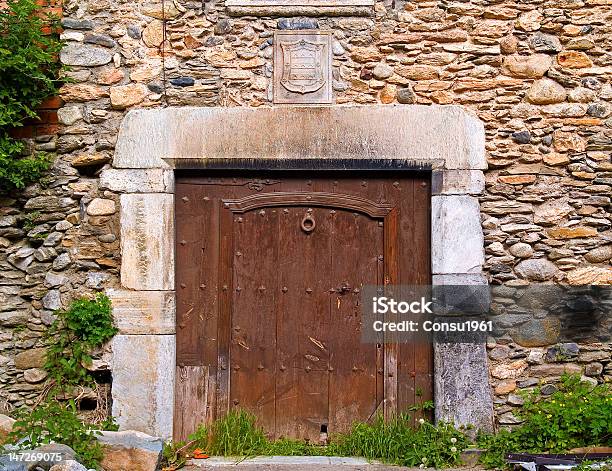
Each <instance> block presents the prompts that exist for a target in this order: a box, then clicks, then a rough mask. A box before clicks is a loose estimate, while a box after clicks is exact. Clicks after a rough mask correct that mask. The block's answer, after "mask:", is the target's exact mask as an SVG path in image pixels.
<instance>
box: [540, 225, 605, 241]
mask: <svg viewBox="0 0 612 471" xmlns="http://www.w3.org/2000/svg"><path fill="white" fill-rule="evenodd" d="M547 233H548V236H549V237H552V238H553V239H579V238H581V237H593V236H596V235H597V229H595V228H594V227H582V226H572V227H559V228H555V229H549V230H548V231H547Z"/></svg>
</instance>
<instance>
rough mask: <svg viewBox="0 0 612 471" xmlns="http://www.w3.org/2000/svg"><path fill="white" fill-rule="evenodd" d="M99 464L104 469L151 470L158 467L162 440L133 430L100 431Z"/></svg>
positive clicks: (112, 470)
mask: <svg viewBox="0 0 612 471" xmlns="http://www.w3.org/2000/svg"><path fill="white" fill-rule="evenodd" d="M96 438H97V439H98V442H100V443H101V444H102V448H103V450H104V457H103V458H102V461H101V463H100V464H101V465H102V468H103V469H105V470H106V471H124V470H127V469H129V470H130V471H151V470H154V469H158V465H159V462H160V459H161V454H162V449H163V447H164V442H163V440H162V439H161V438H158V437H152V436H150V435H147V434H146V433H142V432H137V431H134V430H126V431H124V432H102V434H101V435H99V436H98V437H96Z"/></svg>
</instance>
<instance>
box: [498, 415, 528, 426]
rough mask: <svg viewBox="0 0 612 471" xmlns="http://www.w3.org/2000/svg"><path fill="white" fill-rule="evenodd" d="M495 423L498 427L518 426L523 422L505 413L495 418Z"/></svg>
mask: <svg viewBox="0 0 612 471" xmlns="http://www.w3.org/2000/svg"><path fill="white" fill-rule="evenodd" d="M497 421H498V422H499V424H500V425H518V424H520V423H521V422H523V421H522V420H521V419H519V418H518V417H517V416H515V415H514V414H513V413H512V412H506V413H505V414H502V415H500V416H499V417H498V418H497Z"/></svg>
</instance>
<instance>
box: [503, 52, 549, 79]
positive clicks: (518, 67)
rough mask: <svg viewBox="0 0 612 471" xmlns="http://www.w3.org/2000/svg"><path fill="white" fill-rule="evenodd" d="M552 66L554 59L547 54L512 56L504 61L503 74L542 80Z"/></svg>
mask: <svg viewBox="0 0 612 471" xmlns="http://www.w3.org/2000/svg"><path fill="white" fill-rule="evenodd" d="M551 65H552V59H551V58H550V57H549V56H547V55H546V54H533V55H530V56H519V55H512V56H506V58H505V59H504V64H503V69H502V72H503V73H504V74H506V75H510V76H512V77H519V78H540V77H543V76H544V74H545V73H546V71H547V70H548V69H550V67H551Z"/></svg>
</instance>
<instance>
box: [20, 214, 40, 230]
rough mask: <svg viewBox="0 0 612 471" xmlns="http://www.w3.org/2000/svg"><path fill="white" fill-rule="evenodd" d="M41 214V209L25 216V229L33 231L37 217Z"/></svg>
mask: <svg viewBox="0 0 612 471" xmlns="http://www.w3.org/2000/svg"><path fill="white" fill-rule="evenodd" d="M39 216H40V211H32V212H31V213H28V214H26V215H25V216H24V218H23V229H24V230H26V231H31V230H32V229H34V227H35V226H36V219H37V218H38V217H39Z"/></svg>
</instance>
